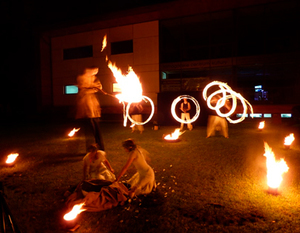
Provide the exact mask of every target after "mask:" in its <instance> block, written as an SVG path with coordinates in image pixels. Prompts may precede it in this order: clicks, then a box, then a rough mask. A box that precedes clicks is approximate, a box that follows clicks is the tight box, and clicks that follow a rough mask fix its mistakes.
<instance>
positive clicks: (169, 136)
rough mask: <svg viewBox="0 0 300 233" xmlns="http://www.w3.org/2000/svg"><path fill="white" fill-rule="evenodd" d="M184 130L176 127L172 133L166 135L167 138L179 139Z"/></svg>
mask: <svg viewBox="0 0 300 233" xmlns="http://www.w3.org/2000/svg"><path fill="white" fill-rule="evenodd" d="M183 133H184V132H180V129H175V131H174V132H173V133H171V134H168V135H166V136H165V137H164V139H166V140H177V139H178V138H179V136H180V135H181V134H183Z"/></svg>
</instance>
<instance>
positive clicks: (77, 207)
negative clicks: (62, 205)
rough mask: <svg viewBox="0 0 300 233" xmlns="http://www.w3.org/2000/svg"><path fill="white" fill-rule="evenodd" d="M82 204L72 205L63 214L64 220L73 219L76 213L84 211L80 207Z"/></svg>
mask: <svg viewBox="0 0 300 233" xmlns="http://www.w3.org/2000/svg"><path fill="white" fill-rule="evenodd" d="M83 205H84V203H81V204H78V205H74V206H73V208H72V210H71V211H70V212H69V213H66V214H65V215H64V220H67V221H71V220H74V219H75V218H76V217H77V215H78V214H80V213H81V212H83V211H85V209H82V206H83Z"/></svg>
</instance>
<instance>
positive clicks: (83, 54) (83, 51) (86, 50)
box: [63, 45, 93, 60]
mask: <svg viewBox="0 0 300 233" xmlns="http://www.w3.org/2000/svg"><path fill="white" fill-rule="evenodd" d="M87 57H93V46H92V45H89V46H83V47H76V48H69V49H64V51H63V59H64V60H70V59H79V58H87Z"/></svg>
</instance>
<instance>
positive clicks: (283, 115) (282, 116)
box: [281, 113, 292, 118]
mask: <svg viewBox="0 0 300 233" xmlns="http://www.w3.org/2000/svg"><path fill="white" fill-rule="evenodd" d="M291 117H292V114H291V113H281V118H291Z"/></svg>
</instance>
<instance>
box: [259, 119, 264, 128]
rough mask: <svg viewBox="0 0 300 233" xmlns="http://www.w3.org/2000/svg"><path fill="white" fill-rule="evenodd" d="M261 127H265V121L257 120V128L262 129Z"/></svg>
mask: <svg viewBox="0 0 300 233" xmlns="http://www.w3.org/2000/svg"><path fill="white" fill-rule="evenodd" d="M263 128H265V121H261V122H259V125H258V129H263Z"/></svg>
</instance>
